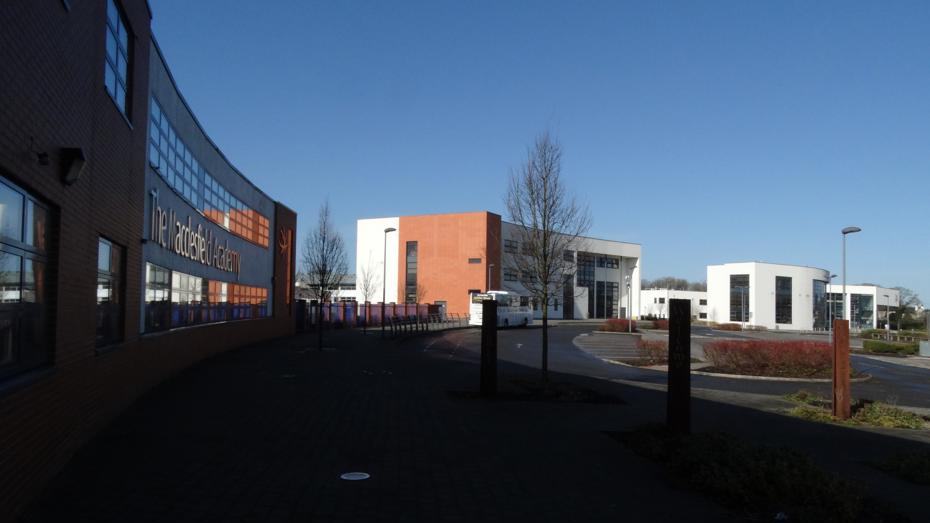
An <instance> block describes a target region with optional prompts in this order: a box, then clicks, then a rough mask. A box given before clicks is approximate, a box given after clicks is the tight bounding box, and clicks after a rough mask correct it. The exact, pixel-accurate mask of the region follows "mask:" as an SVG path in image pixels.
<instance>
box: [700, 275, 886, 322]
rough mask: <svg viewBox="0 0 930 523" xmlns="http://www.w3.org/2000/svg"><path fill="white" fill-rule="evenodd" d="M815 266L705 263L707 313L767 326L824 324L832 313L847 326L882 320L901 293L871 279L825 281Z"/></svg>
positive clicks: (716, 318)
mask: <svg viewBox="0 0 930 523" xmlns="http://www.w3.org/2000/svg"><path fill="white" fill-rule="evenodd" d="M829 276H830V273H829V272H827V271H826V270H824V269H818V268H815V267H803V266H798V265H784V264H776V263H763V262H745V263H725V264H722V265H708V266H707V304H708V305H707V307H708V310H707V319H708V320H709V321H713V322H717V323H739V324H742V325H746V326H758V327H765V328H768V329H784V330H801V331H806V330H827V329H828V328H829V325H830V321H831V320H832V319H849V320H850V322H849V328H850V329H853V330H859V329H869V328H878V327H879V326H881V325H884V323H885V320H886V318H887V317H888V311H889V310H890V309H892V308H894V307H896V306H897V305H898V303H899V302H900V299H901V296H900V293H899V292H898V291H897V290H895V289H889V288H885V287H880V286H877V285H847V286H846V300H845V307H844V306H843V294H842V293H843V286H842V285H837V284H833V285H831V284H829V283H828V282H829V281H830V280H829Z"/></svg>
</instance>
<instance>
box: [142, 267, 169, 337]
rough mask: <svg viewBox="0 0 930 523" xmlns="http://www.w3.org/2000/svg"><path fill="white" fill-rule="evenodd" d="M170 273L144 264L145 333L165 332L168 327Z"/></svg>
mask: <svg viewBox="0 0 930 523" xmlns="http://www.w3.org/2000/svg"><path fill="white" fill-rule="evenodd" d="M170 278H171V271H169V270H168V269H165V268H162V267H159V266H157V265H153V264H151V263H146V264H145V332H155V331H161V330H166V329H168V327H169V322H168V318H169V313H170V308H169V303H170V301H169V300H170V298H171V286H170V284H169V282H170Z"/></svg>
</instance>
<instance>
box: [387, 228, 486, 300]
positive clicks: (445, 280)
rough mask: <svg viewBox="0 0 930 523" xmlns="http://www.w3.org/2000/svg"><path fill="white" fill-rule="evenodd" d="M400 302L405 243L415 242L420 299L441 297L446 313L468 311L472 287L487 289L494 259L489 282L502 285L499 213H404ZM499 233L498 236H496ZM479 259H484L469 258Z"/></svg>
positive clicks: (399, 239) (405, 273)
mask: <svg viewBox="0 0 930 523" xmlns="http://www.w3.org/2000/svg"><path fill="white" fill-rule="evenodd" d="M398 229H399V233H400V234H399V235H398V241H399V242H400V243H399V246H400V248H399V250H398V256H399V260H398V261H399V263H398V274H397V276H398V280H397V281H398V290H397V294H398V295H397V298H396V299H397V302H398V303H403V302H404V289H405V284H406V279H407V263H406V258H407V242H408V241H415V242H417V282H418V283H419V285H421V286H422V287H424V289H425V297H424V299H423V300H422V301H424V302H428V303H433V302H435V301H438V300H443V301H445V302H446V303H447V312H450V313H459V314H465V313H468V306H469V301H468V290H469V289H478V290H481V291H485V290H487V278H488V262H489V258H490V263H493V264H494V268H493V270H492V276H491V286H492V288H496V286H497V285H500V279H499V274H500V216H498V215H496V214H492V213H489V212H472V213H456V214H433V215H426V216H402V217H400V227H399V228H398ZM494 238H496V240H494ZM469 258H479V259H480V260H481V262H480V263H468V260H469Z"/></svg>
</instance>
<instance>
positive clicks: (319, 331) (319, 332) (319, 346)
mask: <svg viewBox="0 0 930 523" xmlns="http://www.w3.org/2000/svg"><path fill="white" fill-rule="evenodd" d="M316 318H317V322H316V350H323V300H320V304H319V306H318V307H317V310H316Z"/></svg>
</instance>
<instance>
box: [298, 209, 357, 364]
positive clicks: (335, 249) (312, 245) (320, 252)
mask: <svg viewBox="0 0 930 523" xmlns="http://www.w3.org/2000/svg"><path fill="white" fill-rule="evenodd" d="M301 262H302V265H303V271H304V274H306V276H307V283H309V284H310V292H311V295H312V296H313V297H314V298H316V300H317V302H318V303H319V305H318V307H317V348H318V349H321V350H322V348H323V325H322V323H323V303H324V302H326V301H327V299H328V298H329V297H330V296H331V295H332V292H333V290H334V289H338V288H339V285H340V284H341V283H342V280H343V279H344V278H345V275H346V253H345V243H344V242H343V241H342V236H341V235H340V234H339V233H338V232H336V230H335V228H333V225H332V219H331V218H330V213H329V200H327V201H325V202H323V205H321V206H320V214H319V221H318V222H317V225H316V227H315V228H313V229H312V230H311V231H310V232H309V233H307V237H306V239H305V240H304V248H303V256H302V260H301Z"/></svg>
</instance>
